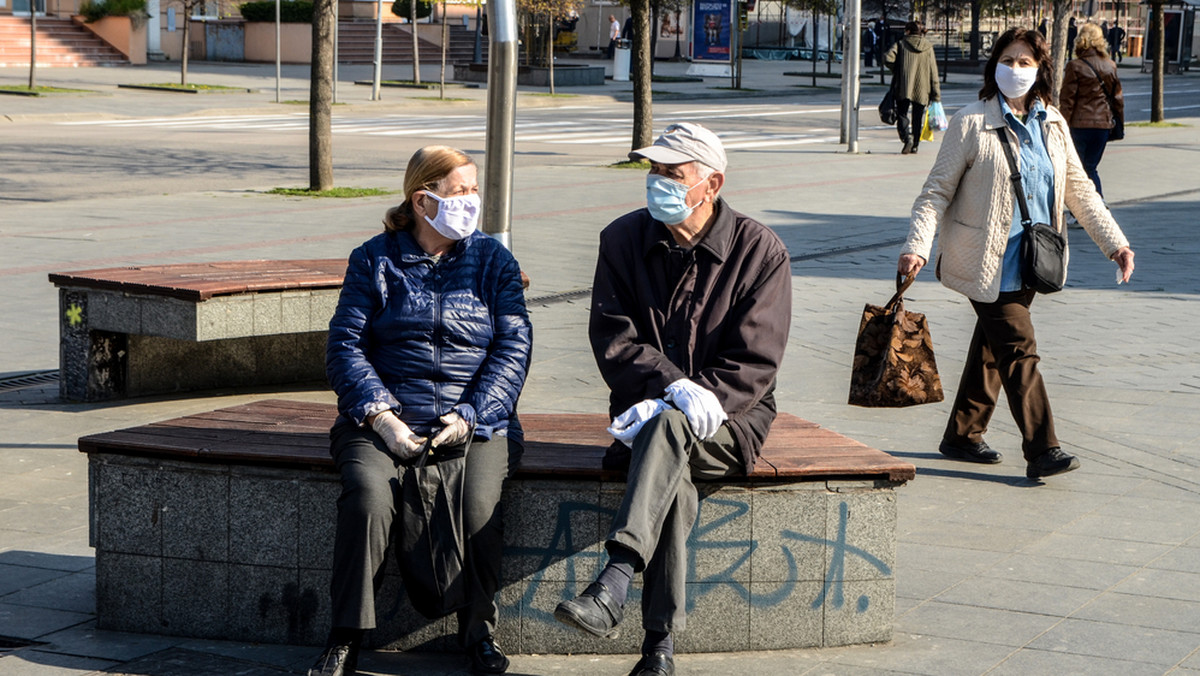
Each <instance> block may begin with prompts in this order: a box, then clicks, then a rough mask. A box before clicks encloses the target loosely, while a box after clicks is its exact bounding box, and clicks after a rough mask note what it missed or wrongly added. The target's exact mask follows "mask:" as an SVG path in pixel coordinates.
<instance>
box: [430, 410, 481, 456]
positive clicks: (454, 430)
mask: <svg viewBox="0 0 1200 676" xmlns="http://www.w3.org/2000/svg"><path fill="white" fill-rule="evenodd" d="M438 420H440V421H442V424H443V425H445V427H443V428H442V431H441V432H438V433H437V434H436V435H434V437H433V441H431V442H429V447H430V448H437V447H438V446H458V445H459V444H462V443H465V442H466V441H467V438H468V437H470V435H471V425H470V423H468V422H467V421H466V420H465V419H464V418H463V417H462V416H461V415H459V414H458V413H456V412H454V411H450V412H449V413H447V414H446V415H444V416H442V417H440V418H438Z"/></svg>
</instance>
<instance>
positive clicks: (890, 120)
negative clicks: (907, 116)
mask: <svg viewBox="0 0 1200 676" xmlns="http://www.w3.org/2000/svg"><path fill="white" fill-rule="evenodd" d="M903 56H904V45H902V44H899V43H897V44H896V64H895V65H894V66H892V85H891V86H890V87H888V90H887V93H886V94H884V95H883V100H882V101H880V102H879V120H880V121H881V122H883V123H884V124H896V120H897V119H898V116H897V115H896V76H897V75H898V74H899V73H900V72H901V70H900V60H901V58H903Z"/></svg>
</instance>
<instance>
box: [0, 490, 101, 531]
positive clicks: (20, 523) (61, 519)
mask: <svg viewBox="0 0 1200 676" xmlns="http://www.w3.org/2000/svg"><path fill="white" fill-rule="evenodd" d="M87 523H88V512H87V505H86V503H82V504H81V502H80V500H78V499H77V498H75V497H68V498H60V499H59V500H56V501H53V502H46V503H39V502H23V503H20V504H17V505H15V506H13V507H10V508H9V509H6V510H4V511H0V528H4V529H8V530H25V531H30V532H33V533H42V534H46V535H52V534H55V533H60V532H62V531H63V530H66V529H69V528H77V527H79V526H87Z"/></svg>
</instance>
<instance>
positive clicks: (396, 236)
mask: <svg viewBox="0 0 1200 676" xmlns="http://www.w3.org/2000/svg"><path fill="white" fill-rule="evenodd" d="M532 345H533V329H532V326H531V325H530V322H529V313H528V312H527V311H526V309H525V295H524V292H523V290H522V289H521V278H520V270H519V268H518V267H517V262H516V260H514V259H513V257H512V254H511V253H509V252H508V250H507V249H505V248H504V247H503V246H501V245H500V244H499V243H498V242H497V241H496V240H494V239H492V238H491V237H488V236H487V235H483V234H481V233H478V232H476V233H473V234H471V235H470V236H468V237H467V238H466V239H464V240H462V241H461V242H459V243H458V245H456V246H455V247H454V249H453V250H452V251H451V252H450V253H448V254H446V255H444V256H442V257H441V260H440V261H435V260H434V259H433V258H432V257H431V256H429V255H428V254H426V253H425V252H424V251H423V250H422V249H421V248H420V246H418V245H417V242H416V240H415V239H413V237H412V235H410V234H409V233H407V232H397V233H384V234H381V235H378V236H376V237H374V238H372V239H370V240H368V241H367V242H366V243H364V244H363V245H362V246H360V247H358V248H357V249H355V250H354V252H353V253H351V254H350V263H349V267H348V268H347V270H346V279H345V282H344V283H343V286H342V293H341V297H340V298H339V300H338V306H337V311H336V312H334V315H333V319H332V320H330V322H329V343H328V345H327V347H326V352H325V371H326V374H327V375H328V377H329V383H330V385H332V386H333V390H334V392H336V393H337V395H338V411H339V413H341V415H342V417H343V418H347V419H349V420H351V421H353V422H355V423H356V424H359V425H361V424H363V423H364V421H365V419H366V417H367V415H369V413H371V412H372V410H374V409H381V408H383V407H386V408H391V409H392V410H394V411H396V413H397V414H398V415H399V416H400V419H401V420H403V421H404V422H405V423H406V424H408V426H409V427H410V428H412V430H413V431H414V432H416V433H417V434H422V435H427V434H429V433H430V432H431V430H432V429H434V428H440V427H441V424H440V423H439V422H438V417H439V416H441V415H444V414H446V413H448V412H450V411H451V410H457V411H459V412H460V413H463V414H464V417H466V418H468V420H470V417H469V416H470V415H471V413H474V415H475V423H476V434H478V435H481V436H484V437H490V435H491V433H492V432H502V431H506V430H507V432H506V433H507V434H508V436H509V438H515V439H516V440H517V441H520V440H521V429H520V425H519V424H518V422H517V419H516V416H515V413H514V412H515V410H516V406H517V397H518V396H519V395H520V393H521V387H522V386H523V385H524V384H525V375H526V373H527V371H528V369H529V356H530V352H531V350H532ZM464 404H466V405H468V406H469V407H470V409H473V410H468V409H467V408H466V407H465V406H463V405H464ZM380 405H382V407H381V406H380ZM456 407H457V408H456Z"/></svg>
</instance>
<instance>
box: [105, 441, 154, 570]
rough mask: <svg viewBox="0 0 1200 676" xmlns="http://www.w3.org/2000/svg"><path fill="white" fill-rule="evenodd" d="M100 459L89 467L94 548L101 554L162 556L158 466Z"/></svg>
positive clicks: (106, 458) (143, 461)
mask: <svg viewBox="0 0 1200 676" xmlns="http://www.w3.org/2000/svg"><path fill="white" fill-rule="evenodd" d="M119 457H120V456H97V457H94V458H92V460H91V462H89V463H88V482H89V483H90V484H92V485H93V486H94V488H92V489H89V493H90V494H91V495H92V498H93V500H94V502H93V503H92V508H91V523H92V524H93V526H92V534H93V537H92V540H93V546H94V547H95V548H96V551H97V553H99V552H101V551H104V552H111V553H114V554H143V555H146V556H154V557H160V556H162V519H161V516H162V511H161V510H162V495H163V493H162V476H163V474H162V473H161V472H157V471H155V469H154V468H155V467H156V465H157V463H154V462H153V461H151V460H141V459H140V458H130V459H129V460H140V462H132V463H131V462H127V461H126V460H125V459H123V458H122V459H120V460H117V459H115V458H119Z"/></svg>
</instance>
